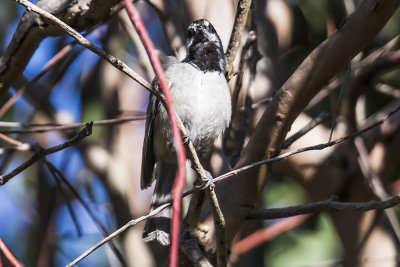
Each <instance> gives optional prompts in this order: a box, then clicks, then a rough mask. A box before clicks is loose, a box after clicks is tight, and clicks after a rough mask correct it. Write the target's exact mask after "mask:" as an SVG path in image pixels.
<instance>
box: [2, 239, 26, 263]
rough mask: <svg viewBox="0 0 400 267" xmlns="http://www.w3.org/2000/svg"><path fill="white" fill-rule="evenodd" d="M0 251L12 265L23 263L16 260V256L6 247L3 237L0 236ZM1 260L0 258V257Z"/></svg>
mask: <svg viewBox="0 0 400 267" xmlns="http://www.w3.org/2000/svg"><path fill="white" fill-rule="evenodd" d="M0 251H2V252H3V253H4V256H6V258H7V259H8V260H9V261H10V263H11V264H12V266H15V267H23V265H22V264H21V263H20V262H19V261H18V260H17V258H16V257H15V256H14V254H13V253H12V252H11V250H9V249H8V247H7V246H6V244H5V243H4V242H3V239H1V238H0ZM0 261H1V259H0ZM0 264H1V262H0Z"/></svg>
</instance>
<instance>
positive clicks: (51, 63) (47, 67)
mask: <svg viewBox="0 0 400 267" xmlns="http://www.w3.org/2000/svg"><path fill="white" fill-rule="evenodd" d="M74 44H75V42H72V43H70V44H69V45H67V46H65V47H64V48H63V49H61V50H60V51H59V52H58V53H57V54H56V55H55V56H54V57H52V58H51V59H50V60H49V61H48V62H47V63H46V65H45V66H44V67H43V69H42V70H41V71H40V72H39V74H37V75H36V76H35V77H34V78H33V79H32V80H30V81H28V82H26V83H25V84H24V85H23V86H22V87H21V88H19V89H18V91H17V92H16V93H15V94H14V95H13V96H12V97H11V98H10V99H9V100H8V101H7V102H6V103H5V104H4V105H3V106H2V107H1V109H0V118H2V117H3V116H4V114H6V112H7V111H8V110H9V109H10V108H11V107H12V106H13V105H14V104H15V102H16V101H17V100H18V98H19V97H20V96H21V95H22V94H23V93H24V92H25V91H26V90H27V89H28V88H29V87H30V86H32V85H33V84H34V83H36V82H37V81H38V80H40V78H42V77H43V76H44V75H45V74H46V73H47V72H48V71H49V70H50V69H51V68H52V67H53V66H54V65H55V64H56V63H57V62H59V61H60V60H61V59H63V58H64V57H65V56H66V55H68V53H69V52H70V51H71V50H72V47H73V46H74Z"/></svg>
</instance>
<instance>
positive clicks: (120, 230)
mask: <svg viewBox="0 0 400 267" xmlns="http://www.w3.org/2000/svg"><path fill="white" fill-rule="evenodd" d="M170 205H171V203H166V204H164V205H161V206H159V207H158V208H156V209H154V210H153V211H152V212H150V213H149V214H147V215H145V216H142V217H139V218H137V219H135V220H131V221H129V222H128V223H126V224H125V225H124V226H122V227H121V228H119V229H118V230H117V231H115V232H114V233H112V234H111V235H109V236H107V237H106V238H104V239H103V240H102V241H100V242H99V243H97V244H96V245H94V246H93V247H91V248H90V249H88V250H87V251H86V252H84V253H83V254H82V255H80V256H79V257H78V258H76V259H75V260H73V261H72V262H71V263H70V264H68V265H67V266H66V267H71V266H74V265H75V264H77V263H78V262H80V261H81V260H83V259H84V258H86V257H87V256H89V255H90V254H91V253H92V252H93V251H95V250H96V249H98V248H99V247H101V246H102V245H104V244H105V243H107V242H109V241H110V240H111V239H113V238H114V237H116V236H118V235H119V234H121V233H122V232H125V231H126V230H128V228H130V227H132V226H134V225H136V224H138V223H139V222H141V221H144V220H146V219H148V218H150V217H151V216H154V215H156V214H158V213H160V212H161V211H162V210H163V209H165V208H166V207H168V206H170Z"/></svg>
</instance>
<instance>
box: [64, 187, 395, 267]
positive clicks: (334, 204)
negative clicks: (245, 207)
mask: <svg viewBox="0 0 400 267" xmlns="http://www.w3.org/2000/svg"><path fill="white" fill-rule="evenodd" d="M196 190H198V189H197V188H195V189H192V190H190V191H188V192H185V193H184V194H183V196H182V197H185V196H187V195H190V194H192V193H193V192H195V191H196ZM398 204H400V195H396V196H394V197H392V198H391V199H388V200H385V201H372V202H340V201H336V200H334V199H333V198H331V199H328V200H323V201H318V202H312V203H308V204H304V205H297V206H290V207H286V208H277V209H263V210H251V211H250V212H249V213H248V215H247V219H249V220H259V219H261V220H267V219H277V218H286V217H291V216H296V215H300V214H307V213H313V212H318V211H325V210H336V211H345V210H353V211H362V212H364V211H369V210H374V209H387V208H391V207H394V206H395V205H398ZM170 205H171V202H169V203H165V204H163V205H161V206H159V207H158V208H156V209H155V210H153V211H151V212H150V213H148V214H147V215H145V216H142V217H139V218H137V219H134V220H131V221H129V222H128V223H126V224H125V225H124V226H122V227H121V228H119V229H118V230H116V231H115V232H113V233H112V234H110V235H109V236H107V237H106V238H104V239H103V240H102V241H100V242H98V243H97V244H96V245H94V246H93V247H91V248H90V249H88V250H87V251H86V252H84V253H83V254H82V255H80V256H79V257H78V258H76V259H75V260H74V261H73V262H71V263H70V264H68V265H67V266H66V267H71V266H73V265H75V264H76V263H78V262H79V261H81V260H82V259H84V258H86V257H87V256H88V255H90V254H91V253H93V252H94V251H95V250H96V249H98V248H100V247H101V246H103V245H104V244H105V243H107V242H109V241H110V240H112V239H113V238H114V237H116V236H118V235H120V234H121V233H123V232H124V231H126V230H128V229H129V228H130V227H131V226H134V225H136V224H138V223H139V222H141V221H144V220H146V219H148V218H150V217H152V216H154V215H156V214H158V213H160V212H161V211H162V210H163V209H165V208H166V207H168V206H170Z"/></svg>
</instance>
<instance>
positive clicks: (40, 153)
mask: <svg viewBox="0 0 400 267" xmlns="http://www.w3.org/2000/svg"><path fill="white" fill-rule="evenodd" d="M92 126H93V123H92V122H91V123H87V124H86V127H85V128H83V129H82V130H81V131H80V132H79V133H78V134H77V135H76V136H75V137H73V138H72V139H70V140H68V141H66V142H65V143H63V144H61V145H58V146H54V147H50V148H42V147H40V146H39V147H37V151H36V152H35V154H33V156H32V157H31V158H30V159H28V160H27V161H25V162H24V163H22V164H21V165H19V166H18V167H17V168H15V169H14V170H12V171H10V172H9V173H6V174H3V175H1V176H0V186H1V185H4V184H5V183H7V182H8V181H9V180H10V179H11V178H13V177H14V176H16V175H17V174H19V173H21V172H22V171H24V170H25V169H27V168H28V167H30V166H31V165H33V164H34V163H36V162H38V161H39V160H40V159H42V158H44V157H45V156H47V155H50V154H53V153H55V152H58V151H60V150H63V149H65V148H67V147H70V146H73V145H75V144H76V143H78V142H79V141H80V140H82V139H83V138H85V137H87V136H89V135H91V134H92Z"/></svg>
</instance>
